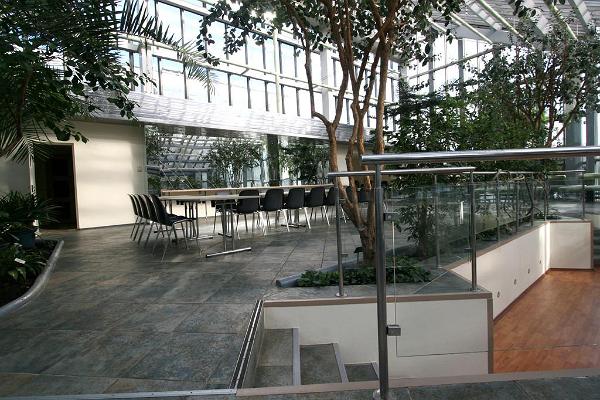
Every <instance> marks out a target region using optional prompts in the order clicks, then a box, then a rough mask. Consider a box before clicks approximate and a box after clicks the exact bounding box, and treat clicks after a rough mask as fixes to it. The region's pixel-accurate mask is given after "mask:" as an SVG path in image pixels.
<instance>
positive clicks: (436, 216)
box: [433, 175, 440, 268]
mask: <svg viewBox="0 0 600 400" xmlns="http://www.w3.org/2000/svg"><path fill="white" fill-rule="evenodd" d="M433 218H434V219H433V225H434V227H433V229H435V267H436V268H440V226H439V224H440V219H439V191H438V181H437V175H433Z"/></svg>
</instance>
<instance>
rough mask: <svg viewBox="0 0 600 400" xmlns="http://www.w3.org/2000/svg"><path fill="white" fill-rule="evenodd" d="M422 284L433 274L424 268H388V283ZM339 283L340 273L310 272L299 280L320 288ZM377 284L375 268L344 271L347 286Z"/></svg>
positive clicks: (410, 266)
mask: <svg viewBox="0 0 600 400" xmlns="http://www.w3.org/2000/svg"><path fill="white" fill-rule="evenodd" d="M394 272H395V273H394ZM394 278H395V282H396V283H420V282H429V281H430V280H431V273H430V272H429V271H427V270H426V269H423V268H422V267H418V266H415V265H407V266H404V267H396V268H395V271H394V268H393V267H388V268H386V279H387V282H388V283H394ZM338 283H339V273H338V272H337V271H333V272H321V271H315V270H308V271H306V272H304V273H303V274H302V276H301V277H300V278H299V279H298V286H301V287H320V286H333V285H337V284H338ZM375 283H376V278H375V268H368V267H362V268H357V269H346V270H344V284H345V285H373V284H375Z"/></svg>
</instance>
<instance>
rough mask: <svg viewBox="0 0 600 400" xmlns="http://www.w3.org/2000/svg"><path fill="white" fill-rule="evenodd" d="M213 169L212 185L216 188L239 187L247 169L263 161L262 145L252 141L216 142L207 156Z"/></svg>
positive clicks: (220, 140) (225, 140) (227, 140)
mask: <svg viewBox="0 0 600 400" xmlns="http://www.w3.org/2000/svg"><path fill="white" fill-rule="evenodd" d="M207 160H208V161H209V162H210V167H211V183H212V185H213V186H215V187H225V186H227V185H229V186H230V187H239V186H241V185H242V178H243V173H244V170H245V169H248V168H254V167H256V166H258V165H259V164H260V162H261V161H262V145H261V143H259V142H256V141H253V140H250V139H237V138H222V139H219V140H216V141H215V142H214V143H213V145H212V147H211V149H210V151H209V152H208V154H207Z"/></svg>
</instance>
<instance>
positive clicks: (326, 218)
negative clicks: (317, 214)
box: [321, 206, 329, 226]
mask: <svg viewBox="0 0 600 400" xmlns="http://www.w3.org/2000/svg"><path fill="white" fill-rule="evenodd" d="M323 211H325V221H327V226H329V216H328V215H327V207H325V206H322V207H321V217H323Z"/></svg>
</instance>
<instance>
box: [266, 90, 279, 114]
mask: <svg viewBox="0 0 600 400" xmlns="http://www.w3.org/2000/svg"><path fill="white" fill-rule="evenodd" d="M267 111H271V112H277V95H276V94H275V84H274V83H267Z"/></svg>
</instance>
